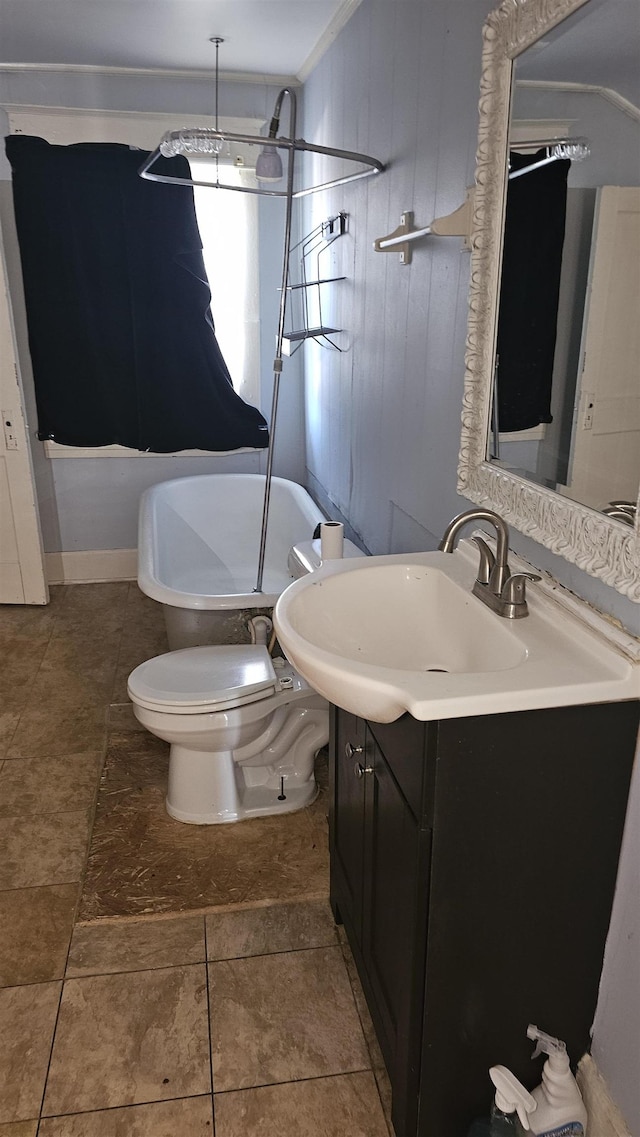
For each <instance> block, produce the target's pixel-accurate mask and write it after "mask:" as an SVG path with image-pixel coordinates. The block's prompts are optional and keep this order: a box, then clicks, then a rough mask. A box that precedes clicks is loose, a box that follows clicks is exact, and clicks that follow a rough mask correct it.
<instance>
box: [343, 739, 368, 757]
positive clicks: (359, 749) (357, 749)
mask: <svg viewBox="0 0 640 1137" xmlns="http://www.w3.org/2000/svg"><path fill="white" fill-rule="evenodd" d="M344 753H345V757H346V758H354V757H355V755H356V754H364V746H352V745H351V743H350V742H347V744H346V746H345V748H344Z"/></svg>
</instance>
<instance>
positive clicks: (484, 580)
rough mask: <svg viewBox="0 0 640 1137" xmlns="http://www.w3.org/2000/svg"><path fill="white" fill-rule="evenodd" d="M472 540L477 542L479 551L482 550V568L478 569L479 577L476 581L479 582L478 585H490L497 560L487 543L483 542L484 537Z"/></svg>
mask: <svg viewBox="0 0 640 1137" xmlns="http://www.w3.org/2000/svg"><path fill="white" fill-rule="evenodd" d="M471 540H472V541H475V543H476V545H477V546H478V549H479V550H480V567H479V568H478V575H477V577H476V580H477V581H478V584H488V583H489V577H490V576H491V572H492V569H493V566H494V565H495V563H496V558H495V557H494V555H493V553H492V552H491V549H490V548H489V546H488V545H487V542H486V541H483V539H482V537H472V538H471Z"/></svg>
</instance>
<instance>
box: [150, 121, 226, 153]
mask: <svg viewBox="0 0 640 1137" xmlns="http://www.w3.org/2000/svg"><path fill="white" fill-rule="evenodd" d="M224 144H225V137H224V134H222V132H221V131H217V130H209V129H207V128H203V129H201V130H199V129H193V130H188V129H187V130H173V131H170V132H169V133H168V134H165V135H164V137H163V139H162V141H161V143H160V153H161V154H162V156H163V157H164V158H174V157H175V155H176V154H220V153H221V151H222V149H223V147H224Z"/></svg>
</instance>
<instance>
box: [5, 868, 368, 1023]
mask: <svg viewBox="0 0 640 1137" xmlns="http://www.w3.org/2000/svg"><path fill="white" fill-rule="evenodd" d="M71 883H75V882H71ZM36 887H38V886H36ZM45 887H52V886H45ZM5 891H6V892H12V891H14V890H13V889H5ZM0 895H1V893H0ZM177 919H180V917H178V918H177ZM184 919H186V920H193V919H194V917H193V916H188V915H187V916H185V917H184ZM195 919H198V917H195ZM159 922H160V921H158V923H159ZM176 922H177V920H176ZM86 926H87V925H86V924H85V925H82V924H79V925H76V924H75V923H74V928H73V930H74V931H75V929H76V927H86ZM114 926H115V927H117V925H113V924H112V925H111V927H114ZM334 947H340V945H339V944H309V945H307V946H306V947H302V948H287V949H286V950H284V951H265V952H260V953H259V954H258V955H229V956H226V957H225V958H224V959H207V958H206V956H205V957H204V958H203V959H192V960H189V962H188V963H157V964H152V965H150V966H147V967H123V968H121V969H118V970H115V971H88V972H85V973H84V974H83V975H68V974H67V973H66V971H65V975H64V978H65V979H98V978H104V977H106V976H108V975H139V974H144V973H145V972H147V971H169V970H170V969H171V968H173V967H199V966H200V964H202V963H204V964H207V965H208V964H210V963H236V962H241V961H242V960H245V959H270V958H271V957H272V956H274V955H296V954H299V953H300V952H303V951H323V950H325V949H326V950H331V949H333V948H334ZM205 951H206V921H205ZM67 966H68V964H67ZM345 966H346V965H345ZM349 985H350V986H351V981H349ZM358 1021H360V1016H358Z"/></svg>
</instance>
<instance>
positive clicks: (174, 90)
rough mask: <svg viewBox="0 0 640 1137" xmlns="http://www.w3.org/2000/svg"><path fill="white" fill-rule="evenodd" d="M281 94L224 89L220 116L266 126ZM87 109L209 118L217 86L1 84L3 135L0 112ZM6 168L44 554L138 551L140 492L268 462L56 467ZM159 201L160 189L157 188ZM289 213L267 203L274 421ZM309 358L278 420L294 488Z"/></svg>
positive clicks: (289, 371)
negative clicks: (35, 370) (46, 433)
mask: <svg viewBox="0 0 640 1137" xmlns="http://www.w3.org/2000/svg"><path fill="white" fill-rule="evenodd" d="M276 94H277V87H274V86H272V85H269V84H266V83H256V84H252V83H244V82H242V83H236V82H228V83H225V82H221V84H220V114H221V115H222V116H224V115H229V116H238V117H247V118H262V119H268V118H269V117H270V115H271V112H272V108H273V103H274V101H275V98H276ZM8 103H19V104H27V105H34V106H64V107H80V108H90V109H98V110H126V111H140V112H148V111H155V112H158V111H166V112H168V113H169V112H180V113H184V114H185V121H187V122H188V117H189V113H192V114H207V113H211V111H212V105H213V86H212V83H211V82H207V81H203V80H191V81H189V80H185V79H184V78H182V79H171V78H166V77H165V78H158V77H154V76H149V75H145V76H135V75H133V76H117V75H100V74H91V73H89V74H88V73H71V72H69V73H62V74H58V73H49V72H45V71H43V72H40V73H38V72H36V73H34V72H30V73H24V74H5V75H0V127H4V129H3V130H2V134H3V136H4V135H6V134H7V133H8V123H7V118H6V114H5V112H4V111H3V110H2V109H1V108H2V105H3V104H8ZM10 177H11V173H10V169H9V166H8V162H7V161H6V158H5V157H4V154H2V157H1V159H0V221H1V223H2V229H3V235H4V239H5V244H6V252H7V261H8V268H9V275H10V286H11V292H12V300H13V304H14V312H15V317H16V323H17V335H18V345H19V350H20V357H21V365H22V371H23V382H24V385H25V401H26V404H27V411H28V419H29V426H30V437H31V441H32V449H33V455H34V468H35V472H36V482H37V490H38V504H39V509H40V515H41V523H42V530H43V541H44V547H45V551H46V552H59V551H64V552H75V551H80V550H86V549H122V548H124V549H127V548H135V546H136V544H137V536H136V533H137V521H136V518H137V507H138V500H139V496H140V494H141V492H142V491H143V490H144V489H145V488H146V487H147V486H148V485H153V484H154V483H156V482H161V481H164V480H165V479H167V478H173V477H181V476H186V475H188V474H195V473H209V472H211V473H215V472H226V473H229V472H259V471H262V470H264V468H265V464H266V456H265V454H264V453H261V454H258V453H256V454H241V455H230V456H227V457H215V456H212V457H202V458H200V457H198V458H171V457H159V458H155V457H154V458H152V457H145V458H142V459H141V458H131V459H104V458H100V459H78V458H73V459H66V458H57V459H54V460H50V459H48V458H46V457H45V456H44V448H43V446H42V444H41V443H39V442H38V441H37V439H36V438H35V430H36V421H37V416H36V410H35V398H34V393H33V377H32V373H31V366H30V360H29V353H28V342H27V334H26V321H25V315H24V300H23V294H22V285H21V275H20V264H19V253H18V248H17V244H16V240H15V227H14V221H13V210H12V201H11V191H10V185H9V180H10ZM158 192H162V187H158ZM283 217H284V214H283V208H282V203H281V202H280V201H273V200H270V199H264V198H263V199H260V244H259V249H258V250H257V251H256V255H257V256H258V257H259V261H260V302H261V352H260V358H261V399H260V409H261V411H262V413H263V414H264V415H265V417H266V418H267V420H269V418H270V409H271V394H272V366H273V356H274V346H275V336H276V330H277V307H278V293H277V288H278V286H279V284H280V279H281V264H282V234H283ZM301 363H302V357H301V355H298V356H296V357H294V359H293V360H290V361H287V363H285V369H284V372H283V379H282V384H281V390H282V398H281V400H280V410H279V413H278V425H277V432H276V435H277V437H276V447H275V460H274V470H275V473H276V474H279V475H281V476H283V477H290V478H293V479H294V480H295V481H303V480H304V430H303V401H302V383H301V371H302V368H301Z"/></svg>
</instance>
